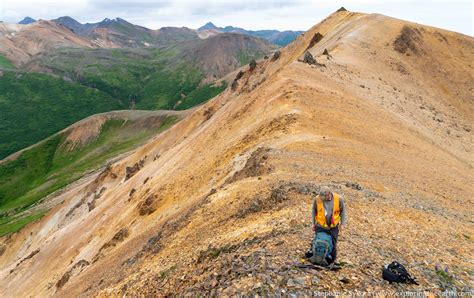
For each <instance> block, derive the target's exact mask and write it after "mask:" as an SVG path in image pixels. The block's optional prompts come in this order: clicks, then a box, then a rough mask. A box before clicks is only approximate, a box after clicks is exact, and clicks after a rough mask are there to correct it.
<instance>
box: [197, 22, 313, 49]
mask: <svg viewBox="0 0 474 298" xmlns="http://www.w3.org/2000/svg"><path fill="white" fill-rule="evenodd" d="M198 31H201V32H210V33H211V34H218V33H220V32H225V33H240V34H246V35H252V36H256V37H260V38H263V39H266V40H268V41H269V42H271V43H274V44H276V45H279V46H286V45H287V44H289V43H290V42H292V41H293V40H294V39H295V38H296V37H297V36H298V35H300V34H301V33H303V32H304V31H292V30H285V31H278V30H246V29H243V28H239V27H234V26H226V27H217V26H216V25H214V24H213V23H212V22H208V23H206V24H205V25H204V26H201V27H199V28H198Z"/></svg>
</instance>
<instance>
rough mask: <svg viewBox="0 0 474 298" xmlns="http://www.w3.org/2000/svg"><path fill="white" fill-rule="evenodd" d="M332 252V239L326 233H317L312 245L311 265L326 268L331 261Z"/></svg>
mask: <svg viewBox="0 0 474 298" xmlns="http://www.w3.org/2000/svg"><path fill="white" fill-rule="evenodd" d="M332 250H333V244H332V237H331V235H329V233H326V232H322V231H321V232H317V233H316V234H315V235H314V239H313V243H312V256H311V257H310V258H309V259H310V261H311V263H313V264H316V265H321V266H328V265H329V263H330V261H331V259H332V258H331V252H332Z"/></svg>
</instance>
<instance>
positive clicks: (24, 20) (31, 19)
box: [18, 17, 36, 25]
mask: <svg viewBox="0 0 474 298" xmlns="http://www.w3.org/2000/svg"><path fill="white" fill-rule="evenodd" d="M34 22H36V20H35V19H33V18H30V17H25V18H24V19H23V20H21V21H19V22H18V24H21V25H28V24H31V23H34Z"/></svg>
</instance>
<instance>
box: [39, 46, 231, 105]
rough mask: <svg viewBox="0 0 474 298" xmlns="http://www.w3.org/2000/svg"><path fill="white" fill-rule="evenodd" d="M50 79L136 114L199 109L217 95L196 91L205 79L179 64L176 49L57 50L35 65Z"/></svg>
mask: <svg viewBox="0 0 474 298" xmlns="http://www.w3.org/2000/svg"><path fill="white" fill-rule="evenodd" d="M37 63H39V64H41V65H43V67H46V68H49V69H51V70H52V71H53V72H54V73H56V74H58V75H61V76H65V77H68V78H70V79H71V80H72V81H74V82H77V83H79V84H82V85H84V86H88V87H92V88H97V89H98V90H101V91H103V92H105V93H107V94H109V95H110V96H112V97H114V98H118V99H120V100H121V101H123V102H126V103H129V102H130V101H131V100H134V101H135V103H136V107H137V108H139V109H167V110H169V109H184V108H189V107H190V106H191V105H190V104H187V105H183V106H181V105H180V104H179V102H180V101H181V102H183V103H184V102H185V101H186V102H188V103H191V102H192V103H194V104H198V103H201V102H203V101H205V100H207V99H209V98H211V97H213V96H215V95H216V94H218V93H220V92H221V91H222V90H223V89H224V88H225V85H221V86H219V87H216V86H212V85H211V84H208V85H201V82H202V80H203V79H204V77H205V75H204V74H203V73H202V72H201V70H200V69H199V68H198V67H196V66H194V65H193V64H190V63H185V62H184V61H181V60H180V49H179V47H178V46H176V47H174V46H170V47H167V48H161V49H113V50H107V49H91V50H82V49H62V50H58V51H57V52H55V53H49V54H47V55H45V56H43V57H41V59H39V60H38V61H37Z"/></svg>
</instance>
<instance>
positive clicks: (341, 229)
mask: <svg viewBox="0 0 474 298" xmlns="http://www.w3.org/2000/svg"><path fill="white" fill-rule="evenodd" d="M345 228H346V227H345V226H344V225H342V224H341V225H339V233H340V232H342V231H343V230H344V229H345Z"/></svg>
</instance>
